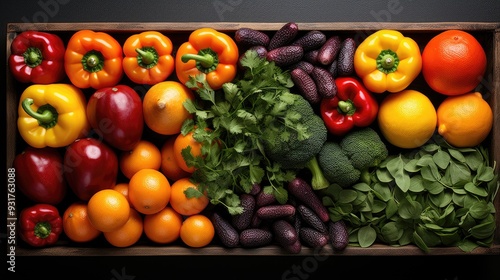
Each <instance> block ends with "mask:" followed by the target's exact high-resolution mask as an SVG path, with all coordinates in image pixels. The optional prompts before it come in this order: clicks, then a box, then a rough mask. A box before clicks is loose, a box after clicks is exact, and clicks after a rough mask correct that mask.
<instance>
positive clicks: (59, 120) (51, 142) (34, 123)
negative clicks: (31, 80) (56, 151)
mask: <svg viewBox="0 0 500 280" xmlns="http://www.w3.org/2000/svg"><path fill="white" fill-rule="evenodd" d="M86 106H87V105H86V98H85V95H84V94H83V92H82V90H80V89H79V88H77V87H75V86H73V85H71V84H48V85H42V84H34V85H30V86H29V87H27V88H26V89H25V90H24V91H23V93H22V94H21V97H20V99H19V107H18V119H17V127H18V130H19V133H20V135H21V137H22V138H23V139H24V141H25V142H26V143H28V145H30V146H32V147H35V148H43V147H46V146H49V147H54V148H58V147H64V146H67V145H69V144H71V143H72V142H73V141H75V140H76V139H77V138H79V137H82V136H83V135H85V134H86V133H87V132H88V131H89V128H90V125H89V122H88V120H87V114H86Z"/></svg>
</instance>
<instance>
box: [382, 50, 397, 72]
mask: <svg viewBox="0 0 500 280" xmlns="http://www.w3.org/2000/svg"><path fill="white" fill-rule="evenodd" d="M398 65H399V58H398V55H397V53H395V52H394V51H392V50H383V51H381V52H380V54H379V55H378V57H377V69H378V70H380V71H381V72H383V73H386V74H389V73H392V72H394V71H396V70H397V68H398Z"/></svg>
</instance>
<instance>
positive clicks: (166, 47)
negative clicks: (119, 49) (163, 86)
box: [123, 31, 174, 85]
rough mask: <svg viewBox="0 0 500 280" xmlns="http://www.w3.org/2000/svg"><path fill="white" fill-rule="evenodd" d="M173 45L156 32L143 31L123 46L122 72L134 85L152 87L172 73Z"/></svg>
mask: <svg viewBox="0 0 500 280" xmlns="http://www.w3.org/2000/svg"><path fill="white" fill-rule="evenodd" d="M172 50H173V45H172V41H171V40H170V38H168V37H167V36H165V35H163V34H162V33H160V32H157V31H144V32H142V33H139V34H134V35H132V36H130V37H129V38H127V40H126V41H125V43H124V44H123V53H124V58H123V70H124V72H125V74H126V75H127V77H128V78H129V79H130V80H131V81H132V82H134V83H137V84H147V85H154V84H156V83H159V82H162V81H165V80H166V79H167V78H168V77H169V76H170V74H172V73H173V72H174V57H173V56H172Z"/></svg>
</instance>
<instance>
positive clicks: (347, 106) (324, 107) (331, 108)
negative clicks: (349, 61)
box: [320, 77, 379, 136]
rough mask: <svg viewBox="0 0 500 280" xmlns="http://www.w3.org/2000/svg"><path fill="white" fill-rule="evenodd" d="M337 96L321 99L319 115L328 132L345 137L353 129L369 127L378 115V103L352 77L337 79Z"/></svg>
mask: <svg viewBox="0 0 500 280" xmlns="http://www.w3.org/2000/svg"><path fill="white" fill-rule="evenodd" d="M335 83H336V85H337V94H336V95H335V97H333V98H323V99H322V101H321V104H320V114H321V117H322V118H323V121H324V123H325V125H326V127H327V128H328V131H329V132H330V133H331V134H333V135H336V136H342V135H345V134H346V133H347V132H348V131H350V130H351V129H352V128H354V127H364V126H368V125H370V124H371V123H372V122H373V121H374V120H375V118H376V117H377V113H378V108H379V105H378V102H377V100H376V99H375V98H374V97H373V95H372V93H371V92H370V91H368V90H367V89H366V88H365V87H364V85H363V84H362V83H361V82H360V81H359V80H357V79H356V78H353V77H337V78H336V79H335Z"/></svg>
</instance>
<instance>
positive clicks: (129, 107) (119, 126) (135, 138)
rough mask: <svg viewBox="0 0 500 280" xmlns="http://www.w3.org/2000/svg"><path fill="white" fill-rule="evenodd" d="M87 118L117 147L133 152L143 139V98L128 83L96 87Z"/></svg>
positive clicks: (109, 142) (90, 99) (100, 134)
mask: <svg viewBox="0 0 500 280" xmlns="http://www.w3.org/2000/svg"><path fill="white" fill-rule="evenodd" d="M87 118H88V120H89V122H90V126H91V127H92V128H93V129H94V131H95V132H96V133H97V134H98V135H99V136H100V137H102V138H103V139H104V140H105V141H106V142H107V143H108V144H110V145H111V146H113V147H114V148H117V149H119V150H122V151H130V150H132V149H133V148H134V147H135V145H137V143H139V141H140V140H141V137H142V131H143V128H144V116H143V109H142V101H141V97H140V96H139V94H137V92H136V91H135V90H134V89H133V88H131V87H129V86H127V85H116V86H113V87H106V88H101V89H98V90H96V91H95V92H94V93H93V94H92V95H91V96H90V98H89V101H88V102H87Z"/></svg>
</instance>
